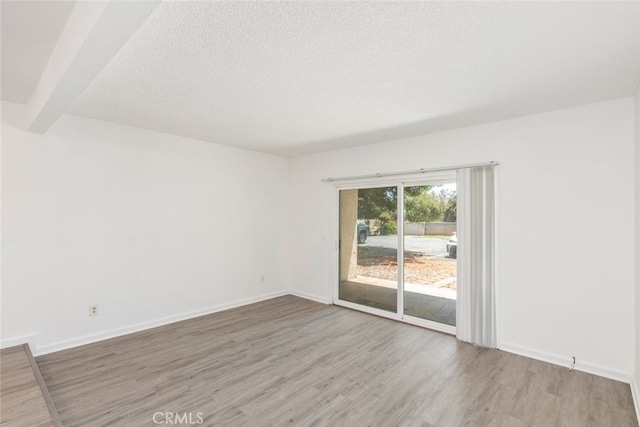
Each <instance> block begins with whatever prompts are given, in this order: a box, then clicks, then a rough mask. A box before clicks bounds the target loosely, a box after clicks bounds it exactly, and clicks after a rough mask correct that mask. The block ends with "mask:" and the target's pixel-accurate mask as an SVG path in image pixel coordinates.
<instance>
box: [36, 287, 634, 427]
mask: <svg viewBox="0 0 640 427" xmlns="http://www.w3.org/2000/svg"><path fill="white" fill-rule="evenodd" d="M36 360H37V363H38V366H39V367H40V370H41V372H42V375H43V378H44V380H45V382H46V383H47V386H48V389H49V392H50V394H51V397H52V398H53V401H54V403H55V405H56V408H57V409H58V412H59V414H60V417H61V419H62V422H63V424H64V425H66V426H143V425H154V424H153V417H154V414H156V413H164V414H166V413H178V414H192V417H196V416H197V415H198V413H200V414H201V417H202V419H203V424H202V425H211V426H285V425H296V426H456V427H457V426H463V425H468V426H473V427H477V426H480V427H481V426H492V427H494V426H509V427H513V426H515V427H517V426H544V427H551V426H607V427H609V426H616V427H625V426H637V425H638V424H637V420H636V416H635V412H634V407H633V401H632V398H631V391H630V388H629V385H627V384H623V383H620V382H616V381H612V380H609V379H605V378H601V377H597V376H594V375H589V374H586V373H583V372H577V371H573V372H570V371H569V370H568V369H566V368H562V367H558V366H555V365H551V364H548V363H544V362H540V361H536V360H532V359H528V358H525V357H521V356H517V355H514V354H510V353H505V352H501V351H498V350H485V349H479V348H476V347H474V346H471V345H468V344H464V343H461V342H459V341H457V340H456V339H455V337H452V336H449V335H445V334H440V333H437V332H433V331H430V330H426V329H422V328H418V327H414V326H410V325H406V324H401V323H398V322H394V321H392V320H388V319H383V318H379V317H375V316H370V315H367V314H364V313H360V312H356V311H352V310H348V309H344V308H340V307H334V306H327V305H323V304H318V303H314V302H310V301H307V300H303V299H300V298H296V297H293V296H287V297H281V298H275V299H272V300H269V301H264V302H260V303H257V304H252V305H249V306H245V307H240V308H236V309H233V310H228V311H225V312H220V313H215V314H212V315H209V316H203V317H200V318H196V319H191V320H187V321H184V322H179V323H175V324H172V325H167V326H163V327H159V328H155V329H151V330H148V331H143V332H139V333H136V334H132V335H128V336H124V337H120V338H115V339H111V340H107V341H103V342H100V343H96V344H91V345H87V346H83V347H78V348H74V349H70V350H65V351H62V352H58V353H53V354H48V355H45V356H41V357H38V358H37V359H36ZM192 420H193V421H198V420H197V419H196V418H193V419H192Z"/></svg>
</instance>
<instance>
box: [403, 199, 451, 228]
mask: <svg viewBox="0 0 640 427" xmlns="http://www.w3.org/2000/svg"><path fill="white" fill-rule="evenodd" d="M443 213H444V205H443V203H442V198H441V197H438V196H437V195H435V194H432V193H429V192H423V193H422V194H419V195H417V196H413V197H411V196H407V197H405V215H406V220H407V221H410V222H432V221H442V216H443Z"/></svg>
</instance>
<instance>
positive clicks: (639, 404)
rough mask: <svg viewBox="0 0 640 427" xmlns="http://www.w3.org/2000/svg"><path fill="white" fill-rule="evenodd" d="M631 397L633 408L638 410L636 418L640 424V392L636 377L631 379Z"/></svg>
mask: <svg viewBox="0 0 640 427" xmlns="http://www.w3.org/2000/svg"><path fill="white" fill-rule="evenodd" d="M631 397H633V406H634V407H635V408H636V418H637V420H638V422H640V400H638V399H640V390H639V389H638V383H637V382H636V377H635V375H634V376H633V377H632V378H631Z"/></svg>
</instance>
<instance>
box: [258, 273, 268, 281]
mask: <svg viewBox="0 0 640 427" xmlns="http://www.w3.org/2000/svg"><path fill="white" fill-rule="evenodd" d="M266 280H267V277H266V276H265V275H264V274H263V275H262V276H260V283H264V282H265V281H266Z"/></svg>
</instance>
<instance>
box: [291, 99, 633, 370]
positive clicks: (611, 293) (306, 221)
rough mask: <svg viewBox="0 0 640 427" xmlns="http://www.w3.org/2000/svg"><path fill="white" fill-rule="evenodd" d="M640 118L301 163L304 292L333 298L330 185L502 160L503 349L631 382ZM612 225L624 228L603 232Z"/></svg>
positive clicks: (578, 111) (600, 110)
mask: <svg viewBox="0 0 640 427" xmlns="http://www.w3.org/2000/svg"><path fill="white" fill-rule="evenodd" d="M633 111H634V101H633V98H631V97H629V98H624V99H618V100H614V101H609V102H604V103H599V104H593V105H587V106H583V107H578V108H571V109H566V110H560V111H555V112H549V113H545V114H539V115H534V116H528V117H523V118H518V119H513V120H507V121H501V122H495V123H490V124H486V125H481V126H475V127H469V128H464V129H458V130H453V131H448V132H442V133H437V134H431V135H426V136H421V137H415V138H409V139H404V140H398V141H391V142H386V143H381V144H376V145H370V146H366V147H358V148H352V149H346V150H342V151H334V152H330V153H323V154H317V155H312V156H306V157H300V158H297V159H294V160H292V164H291V183H292V184H291V185H292V188H291V193H292V195H291V208H292V210H291V230H292V245H293V247H295V250H294V251H292V261H293V262H292V272H293V273H292V286H293V289H294V291H296V292H298V293H300V294H303V295H310V296H314V297H315V298H316V299H319V300H329V299H330V298H331V297H332V295H331V286H332V280H333V277H331V271H332V270H331V268H329V266H330V265H331V264H330V263H331V262H333V259H334V258H333V256H334V255H333V254H334V252H333V251H334V249H333V244H332V240H333V233H334V230H332V224H331V221H330V218H331V217H334V215H332V212H331V209H332V206H333V199H332V198H333V197H334V191H335V190H334V189H333V188H332V186H331V185H330V184H326V183H321V182H320V180H321V179H322V178H327V177H340V176H353V175H359V174H370V173H376V172H393V171H403V170H412V169H418V168H430V167H440V166H451V165H460V164H466V163H474V162H484V161H490V160H496V161H499V162H500V166H499V167H498V181H497V186H498V195H499V205H498V211H497V213H498V216H499V218H498V228H497V234H498V235H497V237H498V244H499V247H498V253H497V262H498V266H497V267H498V277H497V280H498V283H497V286H498V293H499V295H498V323H499V330H498V334H499V345H500V347H501V348H503V349H507V350H509V351H513V352H518V353H522V354H526V355H529V356H533V357H537V358H540V359H544V360H548V361H551V362H554V363H559V364H565V365H568V364H569V361H570V357H571V356H575V357H576V358H577V366H576V367H577V368H578V369H582V370H587V371H590V372H595V373H599V374H601V375H606V376H609V377H614V378H619V379H623V380H626V381H629V380H630V376H631V373H632V370H633V350H634V349H633V334H634V326H633V325H634V321H635V320H634V303H633V295H634V292H633V287H634V284H633V281H634V278H633V274H634V273H633V271H634V268H633V251H634V242H633V239H629V238H626V237H625V236H628V235H629V233H630V230H632V229H633V227H634V213H633V212H634V210H633V209H634V204H633V188H634V159H633V145H634V142H633V141H634V136H633V135H634V118H633ZM600 221H606V222H608V223H612V224H616V227H615V230H614V231H613V232H611V233H601V232H597V233H596V232H594V230H593V225H594V224H596V223H598V222H600ZM302 229H304V230H305V231H306V238H305V239H304V240H301V239H299V238H298V237H299V236H296V233H295V232H293V230H302Z"/></svg>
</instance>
